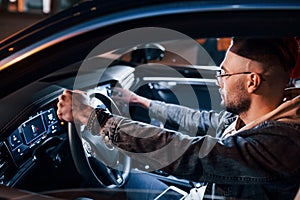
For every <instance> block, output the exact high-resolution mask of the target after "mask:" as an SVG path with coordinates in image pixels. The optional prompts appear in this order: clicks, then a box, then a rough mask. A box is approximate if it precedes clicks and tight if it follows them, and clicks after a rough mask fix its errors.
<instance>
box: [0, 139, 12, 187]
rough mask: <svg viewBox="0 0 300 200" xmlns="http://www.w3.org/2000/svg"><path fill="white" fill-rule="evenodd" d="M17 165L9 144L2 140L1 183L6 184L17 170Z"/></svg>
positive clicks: (0, 157)
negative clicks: (9, 149) (11, 154)
mask: <svg viewBox="0 0 300 200" xmlns="http://www.w3.org/2000/svg"><path fill="white" fill-rule="evenodd" d="M14 169H15V165H14V162H13V160H12V157H11V156H10V153H9V151H8V149H7V146H6V145H5V144H4V143H3V142H0V184H4V185H5V184H6V183H7V181H8V180H9V178H10V177H11V176H12V172H13V171H15V170H14Z"/></svg>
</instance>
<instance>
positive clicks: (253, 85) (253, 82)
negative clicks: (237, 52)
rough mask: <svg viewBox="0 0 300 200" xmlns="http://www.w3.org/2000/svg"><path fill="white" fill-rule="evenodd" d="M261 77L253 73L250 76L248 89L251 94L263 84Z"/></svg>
mask: <svg viewBox="0 0 300 200" xmlns="http://www.w3.org/2000/svg"><path fill="white" fill-rule="evenodd" d="M261 81H262V79H261V77H260V75H259V74H257V73H255V72H252V73H251V74H249V75H248V81H247V88H248V92H249V93H254V92H255V91H256V90H257V89H258V88H259V86H260V84H261Z"/></svg>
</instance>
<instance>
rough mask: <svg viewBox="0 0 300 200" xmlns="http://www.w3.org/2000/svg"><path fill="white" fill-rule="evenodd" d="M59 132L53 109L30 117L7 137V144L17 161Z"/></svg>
mask: <svg viewBox="0 0 300 200" xmlns="http://www.w3.org/2000/svg"><path fill="white" fill-rule="evenodd" d="M59 130H60V126H59V121H58V119H57V117H56V114H55V110H54V108H50V109H48V110H44V111H41V112H39V113H37V114H36V115H35V116H32V117H30V118H29V119H28V120H27V121H25V122H23V123H22V124H21V125H20V126H19V127H18V128H17V129H16V130H15V131H14V132H13V133H12V134H11V135H10V136H9V137H8V144H9V147H10V149H11V151H12V155H13V157H14V158H15V160H18V159H19V158H21V157H22V155H24V154H26V153H27V152H29V151H30V149H31V148H32V147H33V146H35V145H36V144H37V143H39V142H40V141H41V140H42V139H44V138H46V137H47V136H48V135H49V134H53V133H55V132H57V131H59Z"/></svg>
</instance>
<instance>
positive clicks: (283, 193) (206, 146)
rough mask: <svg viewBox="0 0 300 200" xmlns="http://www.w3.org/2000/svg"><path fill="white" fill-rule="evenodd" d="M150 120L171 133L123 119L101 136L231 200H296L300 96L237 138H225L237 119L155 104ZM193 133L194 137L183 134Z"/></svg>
mask: <svg viewBox="0 0 300 200" xmlns="http://www.w3.org/2000/svg"><path fill="white" fill-rule="evenodd" d="M149 112H150V116H152V117H156V118H158V119H159V120H162V121H163V120H165V121H167V120H169V121H172V123H175V124H178V125H179V126H178V127H179V128H178V130H176V131H174V130H168V129H163V128H159V127H156V126H152V125H149V124H144V123H141V122H136V121H132V120H129V119H126V118H123V117H120V116H114V117H112V118H110V119H109V120H108V121H107V122H106V124H105V125H104V127H103V128H102V131H103V132H104V133H106V134H109V135H110V138H111V141H110V142H111V143H112V144H114V145H116V146H117V147H118V148H119V149H120V150H121V151H123V152H124V153H126V154H128V155H130V156H131V157H132V158H133V159H137V160H139V161H141V162H143V163H145V164H148V165H149V166H150V169H162V170H164V171H166V172H168V173H169V174H172V175H175V176H177V177H179V178H185V179H189V180H193V181H203V182H208V183H215V184H216V194H218V195H223V196H224V197H227V198H228V199H293V198H294V196H295V195H296V193H297V191H298V189H299V185H300V159H299V155H300V96H298V97H297V98H295V100H293V101H292V102H288V103H285V104H284V106H280V108H278V109H276V111H274V112H272V113H271V114H270V115H268V116H267V117H265V118H262V119H261V120H259V119H258V120H257V122H256V123H254V124H253V123H252V124H251V126H250V127H248V128H244V129H243V130H241V131H239V132H237V133H236V134H235V135H232V136H230V137H226V138H223V137H222V136H223V135H222V134H223V132H224V130H225V129H226V127H228V126H229V125H230V124H231V123H232V122H233V121H234V120H235V119H236V117H237V116H235V115H233V114H231V113H228V112H225V111H223V112H220V113H215V112H212V111H195V110H192V109H188V108H184V107H181V106H176V105H169V104H165V103H161V102H152V104H151V108H150V110H149ZM186 132H189V133H190V134H189V135H187V134H182V133H186Z"/></svg>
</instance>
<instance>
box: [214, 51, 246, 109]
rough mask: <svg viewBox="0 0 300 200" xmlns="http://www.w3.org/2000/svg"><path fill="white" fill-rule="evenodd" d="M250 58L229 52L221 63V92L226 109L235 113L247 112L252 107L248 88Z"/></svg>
mask: <svg viewBox="0 0 300 200" xmlns="http://www.w3.org/2000/svg"><path fill="white" fill-rule="evenodd" d="M249 63H250V60H249V59H247V58H244V57H241V56H239V55H237V54H234V53H232V52H230V51H229V52H228V53H227V54H226V57H225V59H224V61H223V62H222V64H221V75H222V74H223V75H224V74H228V76H223V77H221V83H220V90H219V91H220V94H221V97H222V104H224V106H225V107H226V110H227V111H229V112H232V113H235V114H240V113H242V112H245V111H247V110H248V109H249V107H250V96H249V94H248V92H247V90H246V76H247V74H240V73H241V72H248V69H247V66H248V64H249Z"/></svg>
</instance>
